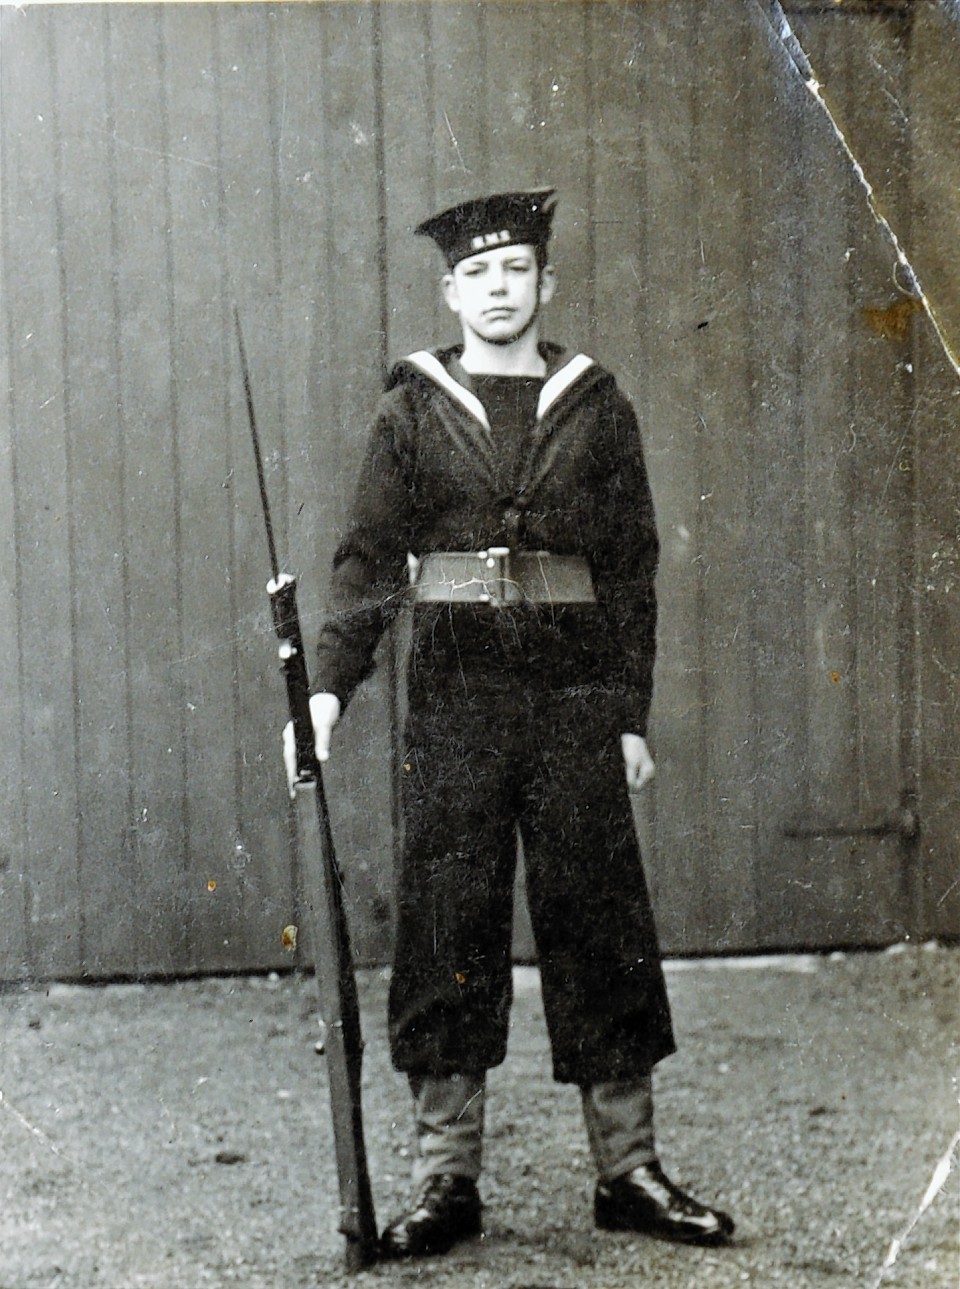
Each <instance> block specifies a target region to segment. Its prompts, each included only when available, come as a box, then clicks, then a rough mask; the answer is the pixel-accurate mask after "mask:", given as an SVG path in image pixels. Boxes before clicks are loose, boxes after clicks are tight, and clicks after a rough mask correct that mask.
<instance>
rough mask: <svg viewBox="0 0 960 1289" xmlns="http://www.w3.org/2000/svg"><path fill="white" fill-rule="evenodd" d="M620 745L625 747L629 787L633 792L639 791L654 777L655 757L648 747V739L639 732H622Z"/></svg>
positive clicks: (624, 758)
mask: <svg viewBox="0 0 960 1289" xmlns="http://www.w3.org/2000/svg"><path fill="white" fill-rule="evenodd" d="M620 746H621V747H622V748H623V765H624V769H625V770H626V772H627V787H628V788H630V789H631V791H633V792H638V791H639V790H640V789H641V788H642V787H643V785H644V784H645V783H646V782H647V781H648V780H649V779H652V778H653V772H654V765H653V757H652V756H651V755H650V749H649V748H648V747H647V740H646V739H645V738H642V737H641V736H640V735H639V734H621V735H620Z"/></svg>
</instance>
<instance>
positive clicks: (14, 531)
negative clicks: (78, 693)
mask: <svg viewBox="0 0 960 1289" xmlns="http://www.w3.org/2000/svg"><path fill="white" fill-rule="evenodd" d="M23 16H24V15H23V14H21V13H19V12H15V11H14V10H12V9H3V10H0V58H2V56H3V51H4V50H9V49H11V48H12V49H14V50H17V49H18V48H19V45H20V30H19V28H20V27H21V20H22V18H23ZM8 91H9V85H8V81H7V77H6V76H4V75H3V67H2V65H0V292H2V296H3V299H4V300H5V301H6V307H5V310H4V318H3V330H2V333H0V381H2V388H3V391H4V396H3V408H4V413H5V419H4V422H3V426H2V431H0V551H2V552H3V554H2V558H0V718H2V720H3V723H4V729H5V731H6V737H5V738H4V739H3V740H2V742H0V792H2V793H3V799H4V800H5V801H6V802H7V803H8V807H7V809H5V810H4V811H3V813H2V816H0V979H2V980H17V979H20V978H21V977H25V976H27V975H28V974H29V973H30V962H29V954H28V943H27V909H26V873H25V871H24V870H25V862H26V860H25V855H26V851H25V846H24V830H25V821H24V815H23V803H24V797H25V785H24V780H23V743H24V717H25V713H24V702H23V697H24V685H23V673H22V663H23V658H22V650H21V629H22V614H21V605H22V602H23V585H22V580H23V579H22V571H21V555H20V521H19V504H20V502H19V481H18V474H17V443H16V436H15V434H14V426H15V425H16V424H17V420H18V413H19V400H18V396H17V387H16V386H15V384H14V381H13V371H14V361H15V357H14V356H15V353H16V351H17V349H18V348H19V347H20V345H21V344H22V343H23V335H24V332H23V327H22V323H21V311H20V308H19V303H20V299H21V296H22V293H23V291H24V288H25V286H26V283H25V281H24V279H23V277H22V275H21V274H20V273H19V272H18V269H17V261H16V259H15V257H14V252H13V244H14V243H13V238H12V227H13V223H14V222H15V220H16V219H17V216H18V212H19V209H20V186H19V184H17V183H16V182H15V177H14V176H15V168H14V165H13V164H12V159H11V158H12V154H13V152H14V151H15V147H16V144H15V140H16V137H17V133H18V131H19V129H20V119H19V114H18V111H17V108H18V107H19V106H20V104H21V103H22V100H17V101H11V100H10V99H9V97H8Z"/></svg>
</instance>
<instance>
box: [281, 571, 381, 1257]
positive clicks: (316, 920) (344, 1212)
mask: <svg viewBox="0 0 960 1289" xmlns="http://www.w3.org/2000/svg"><path fill="white" fill-rule="evenodd" d="M268 594H269V596H270V605H271V610H272V613H273V622H274V627H275V629H276V632H277V636H278V638H279V640H280V650H279V652H280V659H281V665H282V669H283V675H284V680H285V681H286V687H287V703H288V706H289V709H290V719H291V721H292V722H293V732H294V743H295V746H296V751H297V773H296V779H295V781H294V798H295V802H296V813H297V834H298V841H299V846H300V852H301V869H302V876H303V897H304V902H305V912H306V920H307V923H308V926H307V928H306V929H307V937H306V938H307V954H308V957H310V958H312V959H313V962H314V965H315V971H316V981H317V989H318V993H319V997H320V1010H321V1015H322V1016H323V1019H324V1022H325V1025H326V1036H325V1047H326V1053H327V1071H328V1075H329V1079H330V1105H331V1111H332V1116H333V1137H334V1148H335V1151H336V1156H337V1175H338V1180H339V1186H340V1227H339V1229H340V1231H341V1233H342V1234H343V1235H344V1237H345V1238H346V1241H347V1244H346V1267H347V1270H348V1271H358V1270H360V1269H361V1268H362V1267H365V1266H368V1265H369V1264H370V1263H371V1262H373V1261H374V1260H375V1258H376V1253H377V1225H376V1217H375V1214H374V1207H373V1196H372V1193H371V1189H370V1177H369V1173H368V1169H367V1157H366V1148H365V1145H364V1139H363V1108H362V1097H361V1086H360V1085H361V1064H362V1058H363V1039H362V1035H361V1031H360V1005H359V1000H358V997H357V982H356V977H355V975H354V971H353V956H352V953H351V949H350V933H349V928H348V925H347V916H346V909H345V907H344V902H343V879H342V877H341V874H340V869H339V867H338V865H337V861H336V856H335V854H334V849H333V836H332V833H331V830H330V814H329V810H328V808H327V800H326V794H325V793H324V788H323V775H322V773H321V770H320V763H319V762H318V761H317V758H316V753H315V751H314V736H313V721H312V720H311V717H310V688H309V682H308V676H307V666H306V659H305V657H304V649H303V636H302V633H301V629H300V615H299V613H298V610H297V584H296V579H295V578H292V577H289V576H288V575H282V576H281V577H279V578H275V579H274V581H273V582H272V583H271V584H270V587H269V588H268Z"/></svg>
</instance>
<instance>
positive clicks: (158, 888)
mask: <svg viewBox="0 0 960 1289" xmlns="http://www.w3.org/2000/svg"><path fill="white" fill-rule="evenodd" d="M108 20H109V47H108V57H109V60H110V65H111V68H112V76H113V92H114V96H115V98H114V103H115V108H114V127H113V129H114V139H115V144H116V149H117V156H116V165H117V173H118V174H119V175H120V176H121V180H120V185H119V190H118V193H117V203H116V212H115V218H116V230H117V231H116V249H115V256H114V259H115V273H116V278H115V310H116V315H115V316H116V326H117V328H118V336H119V346H118V348H119V355H118V365H119V382H118V395H119V403H120V406H121V407H122V408H123V423H124V447H125V466H126V480H127V482H126V497H127V515H128V521H129V526H128V531H127V539H126V551H127V559H128V563H129V594H128V618H127V632H128V637H129V659H130V662H129V675H130V688H129V701H130V720H131V732H132V746H131V755H130V771H129V772H130V775H131V782H132V785H133V801H132V805H133V817H132V818H131V819H129V820H128V833H127V837H126V850H127V854H126V855H125V858H124V873H125V876H126V880H127V881H128V882H129V883H130V885H131V886H132V887H133V888H134V890H135V892H136V897H137V898H136V905H135V908H134V911H133V914H132V918H131V924H130V926H129V927H128V928H127V930H128V935H129V938H130V944H131V949H132V952H131V970H133V971H134V972H137V973H144V974H153V973H157V972H164V971H174V972H176V971H183V970H186V969H187V968H188V967H189V966H190V953H189V949H188V946H187V936H188V916H187V910H188V905H189V890H188V883H187V877H186V873H185V858H184V857H185V848H186V841H187V831H186V825H187V813H186V801H185V728H184V727H185V698H184V688H183V673H182V660H183V655H184V627H183V603H182V594H181V592H182V571H181V566H180V559H181V557H182V540H181V509H180V507H181V497H180V488H179V475H178V461H179V456H178V454H179V447H178V441H179V436H180V431H181V428H182V427H181V424H180V421H179V411H178V407H177V404H176V391H175V389H174V386H173V373H172V361H173V352H172V349H173V315H172V262H171V248H170V236H171V233H170V224H171V209H170V191H169V171H170V166H171V164H172V161H171V155H170V154H171V152H173V151H175V148H174V147H173V142H172V140H171V138H170V129H169V118H168V112H167V100H166V96H165V91H164V85H165V77H166V74H167V69H166V66H165V50H164V46H163V27H162V11H161V10H160V9H158V8H142V9H141V8H136V7H133V6H131V7H130V8H125V7H121V8H116V9H110V10H109V11H108Z"/></svg>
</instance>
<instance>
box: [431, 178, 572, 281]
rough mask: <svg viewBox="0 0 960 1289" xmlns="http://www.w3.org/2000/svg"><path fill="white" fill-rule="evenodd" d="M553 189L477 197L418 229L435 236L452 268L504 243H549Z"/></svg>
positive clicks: (454, 207) (450, 209)
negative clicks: (461, 261) (470, 257)
mask: <svg viewBox="0 0 960 1289" xmlns="http://www.w3.org/2000/svg"><path fill="white" fill-rule="evenodd" d="M554 192H555V189H553V188H531V189H527V190H525V191H522V192H498V193H493V194H492V195H490V196H488V197H473V198H471V199H470V200H469V201H462V202H460V203H459V204H458V205H456V206H451V207H449V209H447V210H442V211H441V212H440V213H439V215H432V216H431V217H430V218H429V219H425V220H424V221H423V223H422V224H418V225H417V227H416V228H415V229H414V232H415V233H418V234H420V235H422V236H424V237H432V238H433V240H434V241H435V242H436V244H437V245H438V246H439V247H440V250H441V251H442V252H443V254H444V256H445V258H446V261H447V264H448V265H449V266H450V268H453V266H454V265H455V264H457V263H459V261H460V260H464V259H467V258H468V257H469V256H471V255H479V254H480V253H481V252H482V251H489V250H493V249H495V248H498V247H500V246H516V245H524V246H546V244H547V241H548V239H549V237H550V225H551V223H552V221H553V211H554V206H555V202H554Z"/></svg>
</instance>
